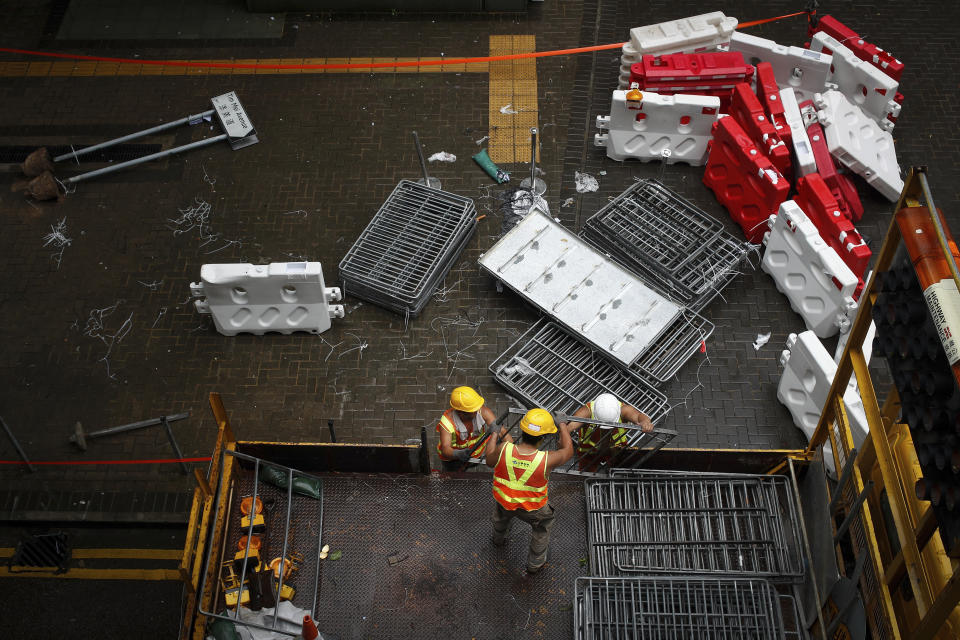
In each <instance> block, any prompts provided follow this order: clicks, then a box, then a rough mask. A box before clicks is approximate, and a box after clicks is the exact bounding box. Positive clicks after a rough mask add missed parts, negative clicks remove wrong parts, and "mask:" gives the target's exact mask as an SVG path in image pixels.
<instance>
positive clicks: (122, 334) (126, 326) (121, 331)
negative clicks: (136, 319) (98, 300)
mask: <svg viewBox="0 0 960 640" xmlns="http://www.w3.org/2000/svg"><path fill="white" fill-rule="evenodd" d="M123 303H124V301H123V300H117V301H116V302H115V303H113V304H112V305H111V306H109V307H104V308H103V309H94V310H93V311H91V312H90V315H89V316H88V317H87V323H86V324H85V325H84V327H83V335H85V336H87V337H89V338H97V339H99V340H100V341H101V342H103V344H105V345H106V346H107V351H106V353H104V354H103V356H102V357H101V358H100V359H99V360H97V362H103V363H104V364H105V365H106V367H107V377H108V378H110V379H111V380H116V379H117V374H116V373H115V372H111V371H110V356H111V354H112V353H113V348H114V347H115V346H117V345H118V344H120V342H121V341H123V339H124V338H126V337H127V334H128V333H130V329H131V328H132V327H133V311H131V312H130V315H129V316H127V319H126V320H124V321H123V323H122V324H121V325H120V327H119V328H118V329H117V330H116V331H114V332H113V333H112V334H110V333H106V327H105V326H104V321H105V320H106V319H107V318H108V317H110V316H111V315H112V314H113V312H114V311H116V310H117V308H118V307H119V306H120V305H121V304H123Z"/></svg>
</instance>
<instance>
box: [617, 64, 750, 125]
mask: <svg viewBox="0 0 960 640" xmlns="http://www.w3.org/2000/svg"><path fill="white" fill-rule="evenodd" d="M752 77H753V65H749V64H747V63H745V62H744V61H743V54H742V53H740V52H739V51H733V52H730V51H720V52H714V53H670V54H666V55H662V56H655V55H645V56H643V57H642V58H641V59H640V62H637V63H635V64H632V65H630V82H631V84H632V83H634V82H636V83H637V84H638V85H639V86H640V89H641V90H642V91H651V92H653V93H656V94H659V95H662V96H672V95H676V94H678V93H682V94H686V95H698V96H716V97H717V98H720V111H721V113H726V112H727V110H728V109H729V108H730V98H731V91H732V89H733V86H734V85H735V84H737V83H738V82H749V81H750V79H751V78H752Z"/></svg>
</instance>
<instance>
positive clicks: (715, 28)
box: [619, 11, 737, 89]
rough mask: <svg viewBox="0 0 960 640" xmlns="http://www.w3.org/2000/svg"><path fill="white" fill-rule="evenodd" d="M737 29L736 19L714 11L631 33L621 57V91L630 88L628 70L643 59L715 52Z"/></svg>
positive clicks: (649, 26)
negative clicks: (667, 55)
mask: <svg viewBox="0 0 960 640" xmlns="http://www.w3.org/2000/svg"><path fill="white" fill-rule="evenodd" d="M736 28H737V19H736V18H728V17H727V16H725V15H723V13H722V12H720V11H713V12H711V13H704V14H701V15H698V16H690V17H689V18H680V19H678V20H668V21H666V22H660V23H657V24H649V25H646V26H644V27H634V28H633V29H630V41H629V42H625V43H624V45H623V53H622V55H621V56H620V81H619V86H620V88H621V89H626V88H627V87H628V86H629V84H630V66H631V65H633V64H636V63H637V62H640V59H641V58H642V57H643V56H645V55H664V54H667V53H700V52H702V51H716V50H718V49H719V48H720V47H721V45H725V44H726V43H728V42H729V41H730V36H731V35H732V34H733V32H734V31H735V30H736Z"/></svg>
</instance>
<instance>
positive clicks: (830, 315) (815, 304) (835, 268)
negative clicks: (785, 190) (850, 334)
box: [761, 200, 857, 338]
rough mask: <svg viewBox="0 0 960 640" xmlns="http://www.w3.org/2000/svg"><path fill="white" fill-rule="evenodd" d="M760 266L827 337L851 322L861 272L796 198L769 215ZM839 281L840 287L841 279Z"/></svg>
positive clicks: (814, 328) (854, 310) (846, 327)
mask: <svg viewBox="0 0 960 640" xmlns="http://www.w3.org/2000/svg"><path fill="white" fill-rule="evenodd" d="M763 242H764V244H765V245H766V246H767V249H766V252H765V253H764V254H763V262H762V263H761V267H762V268H763V270H764V271H766V272H767V273H768V274H770V276H771V277H772V278H773V280H774V282H775V283H776V285H777V289H779V290H780V292H781V293H783V294H784V295H785V296H787V298H788V299H789V300H790V306H791V307H792V308H793V310H794V311H796V312H797V313H799V314H800V316H801V317H802V318H803V320H804V322H805V323H806V325H807V328H808V329H810V330H812V331H814V332H815V333H816V334H817V335H818V336H819V337H821V338H828V337H830V336H832V335H835V334H836V333H837V332H838V331H846V330H847V329H849V327H850V319H851V318H853V316H854V315H855V314H856V309H857V303H856V301H855V300H854V299H853V297H852V296H853V293H854V291H855V290H856V288H857V276H856V275H855V274H854V273H853V271H851V270H850V267H848V266H847V265H846V264H845V263H844V262H843V260H841V259H840V256H838V255H837V252H836V251H834V250H833V248H832V247H830V246H829V245H828V244H827V243H826V242H824V240H823V238H821V237H820V232H819V231H817V227H816V226H815V225H814V224H813V223H812V222H811V221H810V219H809V218H807V216H806V214H804V213H803V211H802V210H801V209H800V207H798V206H797V203H795V202H794V201H793V200H787V201H786V202H784V203H783V204H781V205H780V211H779V213H778V214H777V215H775V216H770V231H768V232H767V233H766V234H765V235H764V237H763ZM837 283H839V288H838V284H837Z"/></svg>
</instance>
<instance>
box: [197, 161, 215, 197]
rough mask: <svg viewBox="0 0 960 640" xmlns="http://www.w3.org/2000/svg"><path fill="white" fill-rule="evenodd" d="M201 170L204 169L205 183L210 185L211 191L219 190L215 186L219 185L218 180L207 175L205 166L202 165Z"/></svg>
mask: <svg viewBox="0 0 960 640" xmlns="http://www.w3.org/2000/svg"><path fill="white" fill-rule="evenodd" d="M200 168H201V169H203V181H204V182H206V183H207V184H208V185H210V191H213V192H216V191H217V190H216V189H215V188H214V186H213V185H215V184H217V179H216V178H211V177H210V175H209V174H208V173H207V169H206V167H204V166H203V164H201V165H200Z"/></svg>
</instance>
